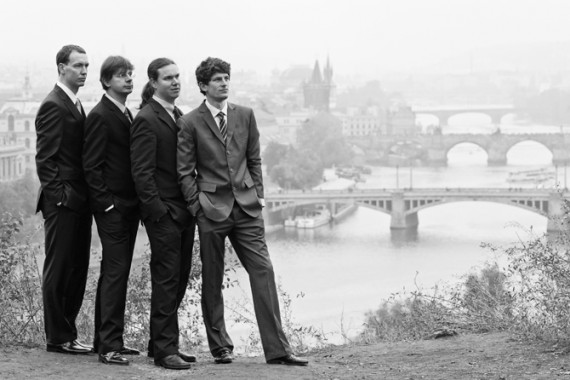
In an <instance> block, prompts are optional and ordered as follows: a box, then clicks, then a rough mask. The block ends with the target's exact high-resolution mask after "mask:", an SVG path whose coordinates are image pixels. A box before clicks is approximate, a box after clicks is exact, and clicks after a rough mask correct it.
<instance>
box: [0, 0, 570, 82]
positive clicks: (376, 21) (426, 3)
mask: <svg viewBox="0 0 570 380" xmlns="http://www.w3.org/2000/svg"><path fill="white" fill-rule="evenodd" d="M1 5H2V20H1V21H0V48H1V49H2V50H1V53H0V55H1V57H2V58H1V60H2V61H3V62H22V63H24V64H27V65H31V66H48V65H54V66H55V63H54V56H55V53H56V51H57V50H58V49H59V48H60V47H61V46H62V45H64V44H67V43H75V44H79V45H81V46H83V47H84V48H85V49H86V50H87V53H88V55H89V58H90V59H91V62H92V64H93V65H94V66H95V67H98V64H99V63H100V62H101V61H102V60H103V59H104V58H105V57H106V56H107V55H110V54H124V55H125V56H127V57H129V58H131V60H132V61H133V62H134V63H135V65H136V66H137V68H138V69H139V70H140V71H144V70H146V66H147V65H148V63H149V61H150V60H151V59H153V58H156V57H159V56H167V57H170V58H172V59H174V60H175V61H176V62H177V63H178V64H179V66H186V67H187V68H188V69H191V70H193V68H194V67H195V66H196V65H197V64H198V63H199V62H200V60H202V59H203V58H205V57H207V56H218V57H220V58H223V59H225V60H227V61H229V62H230V63H232V67H233V68H234V70H240V69H244V70H256V71H260V72H264V73H269V72H270V71H271V70H272V69H274V68H278V69H283V68H286V67H288V66H290V65H292V64H308V65H312V64H313V63H314V61H315V59H319V60H320V61H321V62H323V61H324V60H325V59H326V57H327V55H329V56H330V59H331V62H332V63H333V65H334V69H335V75H336V74H338V73H340V74H341V75H342V74H348V73H351V72H355V71H356V72H360V73H370V75H371V76H374V75H377V74H379V73H383V72H386V71H390V70H394V69H404V70H405V69H407V68H410V67H415V66H418V65H421V64H424V63H430V62H437V61H439V60H441V59H442V58H444V57H446V56H452V55H454V54H457V53H461V52H468V51H470V50H472V49H476V48H481V47H487V46H493V45H497V44H504V43H518V42H526V41H535V42H536V41H564V40H570V21H569V17H570V1H567V0H215V1H207V0H200V1H197V0H124V1H121V0H92V1H89V0H84V1H81V2H80V1H77V0H75V1H70V0H58V1H52V0H4V1H2V2H1ZM140 71H139V72H140Z"/></svg>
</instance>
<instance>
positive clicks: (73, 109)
mask: <svg viewBox="0 0 570 380" xmlns="http://www.w3.org/2000/svg"><path fill="white" fill-rule="evenodd" d="M54 92H55V93H56V94H57V95H58V96H59V98H60V99H61V101H62V102H63V103H64V104H65V106H66V107H67V108H68V109H69V111H71V114H72V115H73V116H74V117H75V118H76V119H77V120H81V119H84V118H85V112H84V111H83V106H82V107H81V110H82V112H79V110H78V109H77V107H76V106H75V104H73V102H72V101H71V99H69V96H67V94H66V93H65V92H64V91H63V90H62V89H61V88H60V87H59V86H58V85H57V84H56V85H55V88H54Z"/></svg>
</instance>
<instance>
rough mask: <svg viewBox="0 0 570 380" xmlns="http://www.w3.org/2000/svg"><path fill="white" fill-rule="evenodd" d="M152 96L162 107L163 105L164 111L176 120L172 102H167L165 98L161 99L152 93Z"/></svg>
mask: <svg viewBox="0 0 570 380" xmlns="http://www.w3.org/2000/svg"><path fill="white" fill-rule="evenodd" d="M152 98H153V99H154V100H156V102H157V103H158V104H160V105H161V106H162V107H164V109H165V110H166V112H168V114H169V115H170V117H171V118H172V120H176V118H175V117H174V107H175V106H174V104H172V103H168V102H167V101H166V100H164V99H161V98H159V97H158V96H156V95H153V96H152Z"/></svg>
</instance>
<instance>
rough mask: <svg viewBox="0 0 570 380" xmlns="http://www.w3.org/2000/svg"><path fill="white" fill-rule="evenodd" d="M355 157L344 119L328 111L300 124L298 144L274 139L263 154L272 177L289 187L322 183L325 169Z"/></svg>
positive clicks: (348, 161)
mask: <svg viewBox="0 0 570 380" xmlns="http://www.w3.org/2000/svg"><path fill="white" fill-rule="evenodd" d="M351 158H352V151H351V148H350V145H349V144H348V143H347V142H346V140H345V139H344V137H343V135H342V125H341V122H340V120H339V119H337V118H336V117H334V116H332V115H330V114H328V113H319V114H317V115H316V116H315V117H313V118H312V119H310V120H308V121H306V122H305V123H304V124H303V125H302V126H301V127H300V129H299V131H298V133H297V144H296V146H295V147H288V146H285V145H283V144H279V143H276V142H272V143H270V144H269V145H268V146H267V148H266V150H265V152H264V155H263V159H264V163H265V164H266V165H267V171H268V173H269V176H270V178H271V180H272V181H274V182H276V183H277V184H278V185H279V186H281V187H282V188H285V189H310V188H311V187H314V186H316V185H318V184H319V183H320V181H321V178H322V176H323V169H324V168H327V167H331V166H333V165H339V164H349V163H350V161H351Z"/></svg>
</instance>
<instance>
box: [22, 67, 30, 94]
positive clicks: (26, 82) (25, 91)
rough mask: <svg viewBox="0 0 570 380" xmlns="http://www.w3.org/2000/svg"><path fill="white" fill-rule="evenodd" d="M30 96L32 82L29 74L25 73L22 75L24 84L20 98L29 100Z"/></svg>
mask: <svg viewBox="0 0 570 380" xmlns="http://www.w3.org/2000/svg"><path fill="white" fill-rule="evenodd" d="M31 98H32V84H31V82H30V74H29V73H26V76H25V77H24V86H23V87H22V99H25V100H29V99H31Z"/></svg>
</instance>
